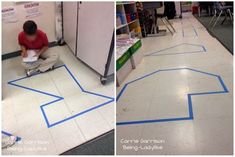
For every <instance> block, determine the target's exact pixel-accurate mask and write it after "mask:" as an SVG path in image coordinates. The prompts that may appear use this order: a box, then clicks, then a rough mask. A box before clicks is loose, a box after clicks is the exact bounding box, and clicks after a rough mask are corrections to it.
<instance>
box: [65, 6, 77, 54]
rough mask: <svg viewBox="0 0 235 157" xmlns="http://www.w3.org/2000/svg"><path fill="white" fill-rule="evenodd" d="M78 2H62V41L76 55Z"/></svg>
mask: <svg viewBox="0 0 235 157" xmlns="http://www.w3.org/2000/svg"><path fill="white" fill-rule="evenodd" d="M77 13H78V2H63V31H64V40H65V42H66V43H67V45H68V46H69V48H70V49H71V50H72V51H73V53H74V54H75V55H76V44H77V40H76V38H77Z"/></svg>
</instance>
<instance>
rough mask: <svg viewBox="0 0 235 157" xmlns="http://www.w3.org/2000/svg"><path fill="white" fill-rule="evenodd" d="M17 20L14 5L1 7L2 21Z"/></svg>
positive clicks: (11, 21)
mask: <svg viewBox="0 0 235 157" xmlns="http://www.w3.org/2000/svg"><path fill="white" fill-rule="evenodd" d="M17 21H18V18H17V16H16V9H15V8H14V7H7V8H3V9H2V22H3V23H15V22H17Z"/></svg>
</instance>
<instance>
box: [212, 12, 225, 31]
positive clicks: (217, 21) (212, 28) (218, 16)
mask: <svg viewBox="0 0 235 157" xmlns="http://www.w3.org/2000/svg"><path fill="white" fill-rule="evenodd" d="M222 13H223V11H222V10H221V11H220V13H219V16H218V17H217V19H216V21H215V23H214V25H213V26H212V29H213V28H214V27H215V25H216V24H217V22H218V20H219V18H220V16H221V14H222Z"/></svg>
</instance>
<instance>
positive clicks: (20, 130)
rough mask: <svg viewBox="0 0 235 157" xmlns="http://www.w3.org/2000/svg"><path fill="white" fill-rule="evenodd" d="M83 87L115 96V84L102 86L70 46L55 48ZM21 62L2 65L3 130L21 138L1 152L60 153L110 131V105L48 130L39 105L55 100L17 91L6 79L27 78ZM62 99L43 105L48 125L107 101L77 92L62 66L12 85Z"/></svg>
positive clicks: (112, 121) (112, 113)
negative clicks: (74, 54) (75, 55)
mask: <svg viewBox="0 0 235 157" xmlns="http://www.w3.org/2000/svg"><path fill="white" fill-rule="evenodd" d="M52 49H53V50H54V51H56V52H57V53H59V55H60V58H61V62H63V63H64V64H65V65H66V66H67V67H68V68H69V70H70V71H71V72H72V73H73V75H74V76H75V78H76V79H77V80H78V81H79V83H80V84H81V85H82V87H83V88H84V89H86V90H88V91H91V92H95V93H99V94H103V95H106V96H109V97H114V96H113V95H114V94H113V93H114V89H113V85H114V84H113V82H111V83H108V84H107V85H105V86H103V85H101V83H100V81H99V75H98V74H96V73H95V72H94V71H92V70H91V69H90V68H88V67H87V66H85V65H84V64H83V63H81V62H80V61H78V60H77V59H76V58H75V57H74V56H73V54H72V53H71V52H70V50H69V49H68V47H66V46H63V47H53V48H52ZM20 62H21V58H20V57H17V58H13V59H8V60H5V61H3V62H2V63H3V101H2V122H3V123H2V130H4V131H6V132H9V133H12V134H14V135H17V136H19V137H21V138H22V140H21V141H20V142H18V143H17V144H16V145H14V146H13V147H10V148H9V149H7V150H6V149H5V150H3V151H2V153H3V154H12V155H16V154H17V155H19V154H38V155H40V154H51V155H53V154H54V155H56V154H61V153H63V152H65V151H67V150H69V149H71V148H73V147H76V146H78V145H80V144H82V143H84V142H86V141H88V140H91V139H93V138H95V137H97V136H99V135H101V134H103V133H105V132H108V131H110V130H111V129H113V128H114V120H113V119H114V117H113V116H114V103H113V102H112V103H109V104H107V105H105V106H103V107H100V108H98V109H96V110H93V111H90V112H87V113H85V114H83V115H81V116H78V117H76V118H73V119H70V120H68V121H65V122H63V123H60V124H58V125H55V126H53V127H50V128H48V127H47V124H46V122H45V120H44V117H43V115H42V112H41V110H40V106H41V105H42V104H45V103H48V102H50V101H53V100H55V98H53V97H51V96H48V95H43V94H39V93H36V92H32V91H29V90H25V89H22V88H18V87H15V86H12V85H9V84H7V82H8V81H11V80H14V79H17V78H21V77H23V76H25V72H24V69H23V68H22V67H21V66H20V65H21V63H20ZM15 83H16V84H18V85H22V86H25V87H29V88H33V89H37V90H41V91H44V92H47V93H51V94H54V95H57V96H61V97H63V98H64V100H62V101H58V102H56V103H53V104H50V105H48V106H45V107H44V111H45V113H46V115H47V118H48V120H49V123H50V124H53V123H55V122H58V121H61V120H63V119H65V118H67V117H70V116H72V115H75V114H77V113H80V112H82V111H84V110H87V109H88V108H90V107H94V106H96V105H98V104H101V103H104V102H107V101H108V100H109V99H105V98H102V97H98V96H92V95H90V94H86V93H84V92H81V89H80V88H79V86H78V85H77V84H76V83H75V81H74V80H73V79H72V77H71V76H70V75H69V73H68V72H67V71H66V69H65V68H64V67H61V68H58V69H55V70H54V71H51V72H48V73H45V74H40V75H36V76H33V77H30V78H27V79H24V80H20V81H17V82H15Z"/></svg>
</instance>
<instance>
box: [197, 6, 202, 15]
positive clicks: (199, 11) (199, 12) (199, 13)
mask: <svg viewBox="0 0 235 157" xmlns="http://www.w3.org/2000/svg"><path fill="white" fill-rule="evenodd" d="M197 10H198V16H199V17H201V10H200V7H198V9H197Z"/></svg>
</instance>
